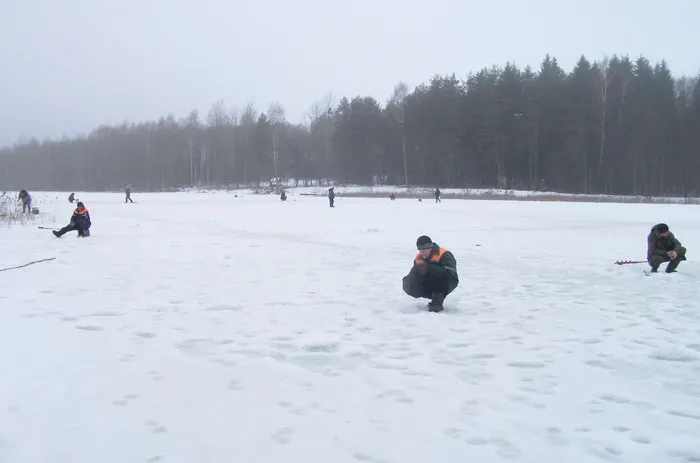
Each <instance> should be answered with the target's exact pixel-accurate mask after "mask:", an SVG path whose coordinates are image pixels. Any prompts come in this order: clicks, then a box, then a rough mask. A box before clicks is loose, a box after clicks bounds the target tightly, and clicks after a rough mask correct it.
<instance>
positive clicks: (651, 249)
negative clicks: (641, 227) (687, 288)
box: [647, 223, 686, 273]
mask: <svg viewBox="0 0 700 463" xmlns="http://www.w3.org/2000/svg"><path fill="white" fill-rule="evenodd" d="M685 251H686V249H685V248H684V247H683V246H682V245H681V242H680V241H678V240H677V239H676V237H675V236H673V233H671V232H670V231H669V229H668V225H666V224H665V223H659V224H656V225H654V226H653V227H651V232H650V233H649V236H648V237H647V261H648V262H649V265H650V266H651V271H652V272H654V273H656V272H657V271H658V269H659V266H660V265H661V264H662V263H664V262H668V265H667V266H666V273H673V272H675V271H676V267H678V264H680V263H681V261H684V260H686V258H685Z"/></svg>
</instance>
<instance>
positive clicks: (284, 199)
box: [280, 190, 287, 201]
mask: <svg viewBox="0 0 700 463" xmlns="http://www.w3.org/2000/svg"><path fill="white" fill-rule="evenodd" d="M280 200H282V201H286V200H287V193H285V192H284V190H282V193H280Z"/></svg>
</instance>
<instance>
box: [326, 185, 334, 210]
mask: <svg viewBox="0 0 700 463" xmlns="http://www.w3.org/2000/svg"><path fill="white" fill-rule="evenodd" d="M334 189H335V187H334V186H332V187H330V188H329V189H328V202H329V203H330V206H331V207H335V206H334V205H333V203H335V190H334Z"/></svg>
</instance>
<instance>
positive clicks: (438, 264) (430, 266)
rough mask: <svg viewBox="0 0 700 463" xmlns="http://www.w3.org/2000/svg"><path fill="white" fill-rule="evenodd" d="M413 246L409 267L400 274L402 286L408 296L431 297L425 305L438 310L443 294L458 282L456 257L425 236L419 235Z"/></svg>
mask: <svg viewBox="0 0 700 463" xmlns="http://www.w3.org/2000/svg"><path fill="white" fill-rule="evenodd" d="M416 247H417V248H418V254H417V255H416V257H415V259H414V260H413V267H412V268H411V271H410V272H409V273H408V275H406V276H405V277H403V290H404V292H405V293H406V294H408V295H409V296H412V297H415V298H427V299H430V302H429V303H428V309H429V310H430V311H431V312H441V311H442V310H443V306H442V303H443V301H444V300H445V297H446V296H447V295H448V294H450V293H451V292H452V291H454V290H455V288H456V287H457V285H458V284H459V277H458V276H457V260H456V259H455V256H454V255H453V254H452V253H451V252H450V251H448V250H447V249H444V248H441V247H440V246H438V245H437V244H436V243H433V241H432V240H431V239H430V237H428V236H421V237H419V238H418V240H417V241H416Z"/></svg>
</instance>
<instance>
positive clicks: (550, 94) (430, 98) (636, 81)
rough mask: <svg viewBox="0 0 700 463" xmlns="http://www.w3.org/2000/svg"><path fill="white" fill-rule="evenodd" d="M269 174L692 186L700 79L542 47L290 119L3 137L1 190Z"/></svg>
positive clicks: (616, 188)
mask: <svg viewBox="0 0 700 463" xmlns="http://www.w3.org/2000/svg"><path fill="white" fill-rule="evenodd" d="M272 178H281V179H289V178H293V179H302V181H303V179H306V180H308V181H314V182H316V181H322V183H325V182H326V181H328V180H329V179H331V180H333V181H334V182H335V183H336V184H338V183H341V184H342V183H352V184H363V185H368V184H376V183H379V184H396V185H411V186H439V187H456V188H507V189H527V190H549V191H559V192H569V193H589V194H597V193H602V194H633V195H645V196H664V195H680V196H696V195H697V193H698V192H699V191H700V82H699V81H698V77H697V76H692V77H678V78H674V76H673V74H672V73H671V70H670V69H669V67H668V66H667V64H666V63H665V62H664V61H661V62H659V63H656V64H652V63H650V62H649V60H648V59H646V58H644V57H639V58H637V59H636V60H632V59H630V58H629V57H627V56H613V57H612V58H609V59H607V58H606V59H603V60H600V61H597V62H591V61H589V60H588V59H586V58H585V57H583V56H582V57H581V58H580V59H579V61H578V63H577V64H576V65H575V67H574V68H573V69H572V70H571V71H570V72H568V73H567V72H565V71H564V70H563V69H562V68H561V67H560V66H559V64H558V62H557V60H556V58H553V57H551V56H549V55H547V56H546V57H545V58H544V59H543V61H542V63H541V65H540V68H539V69H538V70H537V71H535V70H533V69H531V68H530V67H525V68H524V69H520V68H518V67H517V66H516V65H514V64H511V63H507V64H506V65H504V66H494V67H492V68H485V69H482V70H480V71H478V72H474V73H470V74H469V75H468V76H467V77H466V78H465V79H458V78H457V77H455V75H451V76H437V75H436V76H435V77H433V78H432V79H431V80H430V82H428V83H425V84H421V85H419V86H417V87H416V88H414V89H413V90H412V91H411V90H410V89H409V88H408V87H407V86H406V85H405V84H403V83H399V84H397V85H396V87H395V88H394V92H393V94H392V95H391V97H390V98H389V99H388V101H387V102H386V103H385V104H382V103H380V102H378V101H377V100H375V99H374V98H371V97H367V96H357V97H354V98H348V97H342V98H340V99H339V100H337V101H336V100H335V99H334V98H333V96H332V94H329V95H327V97H326V98H324V99H323V100H322V101H321V102H317V103H315V104H313V105H312V106H311V109H310V110H309V112H308V117H307V120H306V121H305V122H304V123H301V124H291V123H289V122H288V121H287V120H286V118H285V112H284V108H283V106H282V105H280V104H279V103H273V104H272V105H270V107H269V108H267V110H265V111H260V110H259V109H258V108H256V106H255V104H254V103H252V102H251V103H248V104H247V105H245V106H244V107H242V108H236V109H233V110H228V109H227V108H226V107H225V105H224V104H223V102H221V101H219V102H217V103H215V104H214V105H213V107H212V108H211V109H210V110H209V112H208V114H206V116H205V117H204V118H203V119H202V117H201V116H200V114H198V112H197V111H192V112H191V113H190V114H189V115H188V116H187V117H186V118H183V119H180V120H176V119H175V117H173V116H172V115H169V116H167V117H163V118H161V119H160V120H158V121H153V122H148V123H140V124H134V123H124V124H122V125H120V126H100V127H98V128H97V129H95V130H94V131H93V132H92V133H90V134H89V135H87V136H83V137H75V138H65V139H62V140H47V141H43V142H40V141H38V140H36V139H32V140H30V141H29V142H26V143H21V144H16V145H15V146H12V147H8V148H5V149H2V150H0V182H1V183H2V186H1V187H0V189H2V190H18V189H20V188H26V189H29V190H32V189H33V190H60V191H80V190H88V191H105V190H118V189H121V188H123V187H124V185H126V184H130V185H131V186H132V188H133V189H135V190H143V191H162V190H168V189H172V188H177V187H186V186H196V185H202V186H228V187H240V186H251V185H263V184H267V183H268V182H269V181H270V180H271V179H272Z"/></svg>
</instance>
